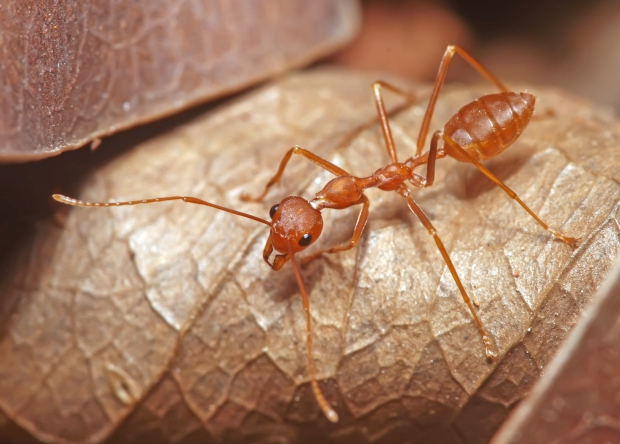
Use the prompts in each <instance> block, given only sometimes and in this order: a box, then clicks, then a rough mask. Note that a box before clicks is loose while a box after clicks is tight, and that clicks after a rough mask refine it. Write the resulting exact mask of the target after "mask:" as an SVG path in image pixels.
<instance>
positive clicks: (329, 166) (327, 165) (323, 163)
mask: <svg viewBox="0 0 620 444" xmlns="http://www.w3.org/2000/svg"><path fill="white" fill-rule="evenodd" d="M293 154H299V155H301V156H304V157H305V158H306V159H310V160H311V161H312V162H314V163H316V164H317V165H318V166H320V167H321V168H324V169H326V170H327V171H329V172H330V173H332V174H334V175H335V176H348V175H349V173H347V172H346V171H345V170H343V169H342V168H340V167H338V166H336V165H334V164H333V163H331V162H329V161H328V160H325V159H323V158H322V157H319V156H317V155H316V154H314V153H312V152H310V151H308V150H306V149H304V148H302V147H300V146H298V145H295V146H294V147H293V148H291V149H290V150H288V151H287V152H286V154H285V155H284V157H283V158H282V160H281V161H280V166H279V167H278V171H277V172H276V174H274V176H273V177H272V178H271V179H270V180H269V182H267V185H266V186H265V190H264V191H263V192H262V193H261V194H260V195H259V196H257V197H252V196H250V195H249V194H245V193H244V194H242V195H241V200H243V201H246V202H261V201H262V200H263V199H264V198H265V196H266V195H267V193H268V192H269V189H270V188H271V187H272V186H274V185H276V184H278V183H279V182H280V178H281V177H282V174H283V173H284V169H285V168H286V165H287V164H288V161H289V160H290V159H291V156H292V155H293Z"/></svg>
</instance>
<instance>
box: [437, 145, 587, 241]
mask: <svg viewBox="0 0 620 444" xmlns="http://www.w3.org/2000/svg"><path fill="white" fill-rule="evenodd" d="M443 138H444V140H445V141H446V142H447V143H448V144H449V145H450V148H451V149H455V150H456V151H458V152H459V153H460V154H462V155H464V156H466V157H467V158H469V161H470V162H471V163H473V164H474V165H475V166H476V168H478V169H479V170H480V172H482V174H484V175H485V176H487V177H488V178H489V179H491V181H492V182H493V183H495V184H496V185H498V186H499V187H500V188H501V189H502V190H504V192H505V193H506V194H508V195H509V196H510V197H511V198H512V199H514V200H516V201H517V203H518V204H519V205H521V207H523V209H524V210H525V211H527V212H528V213H529V215H530V216H532V217H533V218H534V220H535V221H536V222H538V225H540V226H541V227H543V228H544V229H545V230H547V231H548V232H549V233H551V234H553V235H554V236H555V237H557V238H558V239H560V240H561V241H563V242H565V243H567V244H568V245H570V246H571V247H572V248H576V247H577V245H578V244H579V240H578V239H576V238H574V237H569V236H564V235H563V234H562V233H559V232H557V231H555V230H553V229H551V228H549V225H547V224H546V223H544V222H543V221H542V220H541V219H540V218H539V217H538V215H537V214H536V213H534V211H532V210H531V209H530V207H528V206H527V205H526V204H525V202H523V201H522V200H521V198H519V196H518V195H517V193H515V192H514V191H512V190H511V189H510V188H508V186H507V185H506V184H505V183H504V182H502V181H501V180H499V179H498V178H497V177H495V175H494V174H493V173H491V172H490V171H489V170H488V169H486V168H485V167H484V165H482V164H481V163H480V162H478V161H477V160H476V159H474V158H473V157H472V156H471V155H470V154H469V153H468V152H467V151H465V150H464V149H463V148H461V147H460V146H459V144H458V143H456V142H455V141H454V140H452V139H451V138H450V137H449V136H446V135H443Z"/></svg>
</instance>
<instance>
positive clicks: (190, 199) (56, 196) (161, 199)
mask: <svg viewBox="0 0 620 444" xmlns="http://www.w3.org/2000/svg"><path fill="white" fill-rule="evenodd" d="M52 197H53V198H54V200H57V201H58V202H60V203H64V204H67V205H73V206H75V207H122V206H126V205H140V204H149V203H155V202H166V201H168V200H182V201H183V202H187V203H193V204H199V205H206V206H207V207H211V208H215V209H217V210H221V211H226V212H227V213H232V214H236V215H237V216H243V217H247V218H248V219H252V220H255V221H257V222H262V223H264V224H265V225H269V226H271V222H269V221H266V220H265V219H261V218H260V217H256V216H252V215H251V214H247V213H243V212H241V211H237V210H233V209H231V208H226V207H222V206H219V205H216V204H213V203H211V202H207V201H206V200H202V199H198V198H197V197H190V196H169V197H156V198H154V199H140V200H133V201H131V200H130V201H126V202H84V201H83V200H78V199H73V198H71V197H67V196H63V195H62V194H53V195H52Z"/></svg>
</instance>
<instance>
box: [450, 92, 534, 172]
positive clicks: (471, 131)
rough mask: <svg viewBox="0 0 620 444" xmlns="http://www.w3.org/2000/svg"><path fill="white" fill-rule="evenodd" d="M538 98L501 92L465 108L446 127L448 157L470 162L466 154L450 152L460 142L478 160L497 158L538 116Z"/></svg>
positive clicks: (484, 97) (487, 96) (481, 98)
mask: <svg viewBox="0 0 620 444" xmlns="http://www.w3.org/2000/svg"><path fill="white" fill-rule="evenodd" d="M535 102H536V97H534V96H533V95H532V94H528V93H517V92H501V93H498V94H489V95H486V96H482V97H480V98H479V99H477V100H474V101H473V102H471V103H469V104H467V105H465V106H464V107H463V108H461V109H460V110H459V112H458V113H456V114H455V115H454V117H452V119H450V121H449V122H448V123H447V124H446V126H445V127H444V130H443V132H444V135H445V136H448V138H446V139H445V147H444V149H445V151H446V154H448V155H449V156H451V157H453V158H455V159H456V160H459V161H461V162H470V160H469V159H468V158H467V157H465V156H464V155H463V154H462V153H459V152H458V151H457V150H453V149H450V144H451V141H454V142H456V143H457V144H458V145H459V146H460V147H461V148H463V149H464V150H465V151H467V153H468V154H469V155H471V156H472V157H473V158H474V159H476V160H478V161H481V160H486V159H490V158H492V157H495V156H497V155H498V154H499V153H501V152H502V151H504V150H505V149H506V148H508V147H509V146H510V145H512V143H513V142H514V141H515V140H517V138H518V137H519V135H520V134H521V133H522V132H523V130H524V129H525V127H526V126H527V124H528V123H529V122H530V119H531V118H532V114H533V113H534V103H535Z"/></svg>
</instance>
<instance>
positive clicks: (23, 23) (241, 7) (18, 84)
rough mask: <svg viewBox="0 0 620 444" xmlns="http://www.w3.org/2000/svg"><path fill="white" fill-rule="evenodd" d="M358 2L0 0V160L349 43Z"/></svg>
mask: <svg viewBox="0 0 620 444" xmlns="http://www.w3.org/2000/svg"><path fill="white" fill-rule="evenodd" d="M358 16H359V13H358V6H357V3H356V1H355V0H336V1H334V0H313V1H311V2H308V1H306V0H246V1H238V0H237V1H235V2H234V5H233V4H232V3H230V2H228V1H221V0H197V1H183V0H177V1H172V2H153V1H151V0H140V1H127V0H119V1H114V2H108V1H94V0H90V1H81V0H66V1H63V2H51V3H49V2H41V1H38V0H10V1H8V2H6V1H5V2H3V4H2V5H0V35H1V38H0V57H1V59H2V64H0V87H1V89H2V91H3V92H2V94H0V161H27V160H35V159H41V158H44V157H48V156H52V155H57V154H60V153H61V152H63V151H65V150H68V149H74V148H78V147H80V146H82V145H84V144H85V143H87V142H89V141H91V140H94V141H95V142H94V143H95V144H97V141H98V140H99V139H98V138H99V137H102V136H106V135H109V134H112V133H115V132H117V131H118V130H120V129H123V128H127V127H131V126H134V125H137V124H139V123H142V122H145V121H150V120H154V119H156V118H159V117H162V116H164V115H169V114H175V113H178V112H179V111H180V110H182V109H185V108H187V107H189V106H191V105H192V104H196V103H198V102H203V101H206V100H208V99H212V98H214V97H218V96H222V95H224V94H228V93H231V92H234V91H239V90H241V89H243V88H244V87H246V86H248V85H251V84H254V83H257V82H260V81H261V80H264V79H266V78H268V77H270V76H273V75H275V74H278V73H282V72H285V71H287V70H289V69H290V68H292V67H296V66H301V65H304V64H307V63H309V62H311V61H314V60H316V59H318V58H320V57H322V56H325V55H327V54H329V53H330V52H332V51H333V50H334V49H336V48H338V47H340V46H342V45H343V44H344V43H345V42H347V41H348V40H349V39H350V38H351V37H352V36H353V34H354V33H355V31H356V29H357V26H358V24H359V19H358Z"/></svg>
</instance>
